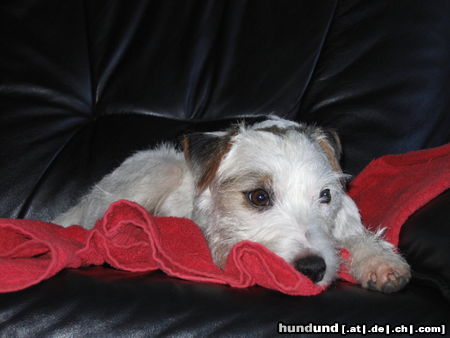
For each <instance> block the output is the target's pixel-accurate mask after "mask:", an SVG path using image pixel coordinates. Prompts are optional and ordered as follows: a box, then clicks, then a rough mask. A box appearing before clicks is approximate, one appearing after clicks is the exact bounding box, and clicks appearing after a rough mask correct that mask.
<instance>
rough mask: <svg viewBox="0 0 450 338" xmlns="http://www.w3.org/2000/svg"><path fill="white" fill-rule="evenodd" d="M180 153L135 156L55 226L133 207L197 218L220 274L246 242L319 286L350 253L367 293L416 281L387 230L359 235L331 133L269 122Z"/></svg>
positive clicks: (195, 137) (186, 142) (196, 140)
mask: <svg viewBox="0 0 450 338" xmlns="http://www.w3.org/2000/svg"><path fill="white" fill-rule="evenodd" d="M181 144H182V150H178V149H177V148H176V147H175V146H172V145H168V144H162V145H160V146H159V147H157V148H156V149H153V150H143V151H139V152H137V153H135V154H134V155H132V156H131V157H129V158H128V159H126V160H125V161H124V162H123V163H122V164H121V165H120V166H119V167H118V168H117V169H115V170H114V171H112V172H111V173H110V174H109V175H107V176H105V177H104V178H103V179H102V180H101V181H100V182H99V183H98V184H96V185H95V186H94V187H93V188H92V190H91V191H90V192H89V193H88V194H87V195H86V196H84V197H83V198H82V199H81V201H80V202H79V203H78V204H77V205H75V206H74V207H72V208H71V209H69V210H68V211H67V212H65V213H63V214H62V215H60V216H58V217H57V218H56V219H55V220H54V221H53V222H54V223H57V224H61V225H64V226H69V225H72V224H81V225H83V226H86V227H92V226H93V225H94V224H95V222H96V220H97V219H98V218H100V217H101V216H102V215H103V213H104V212H105V211H106V209H107V207H108V206H109V205H110V203H112V202H114V201H117V200H120V199H128V200H131V201H134V202H136V203H139V204H140V205H142V206H143V207H144V208H146V209H147V210H148V211H149V212H150V213H152V214H153V215H156V216H175V217H185V218H190V219H192V220H193V221H194V222H195V223H196V224H197V225H198V226H199V227H200V228H201V230H202V232H203V233H204V235H205V238H206V240H207V242H208V245H209V248H210V250H211V254H212V257H213V260H214V262H215V264H216V265H218V266H219V267H221V268H223V267H224V265H225V262H226V258H227V255H228V253H229V251H230V249H231V248H232V247H233V246H234V245H235V244H236V243H238V242H240V241H243V240H250V241H254V242H258V243H261V244H263V245H264V246H266V247H267V248H268V249H270V250H272V251H273V252H274V253H275V254H277V255H278V256H280V257H282V258H283V259H284V260H286V261H287V262H288V263H289V264H291V265H292V266H293V267H294V268H295V269H296V270H298V271H299V272H301V273H303V274H304V275H306V276H307V277H309V278H310V279H311V280H312V281H313V282H314V283H316V284H318V285H323V286H327V285H329V284H330V283H331V282H332V281H333V280H334V279H335V278H336V275H337V271H338V268H339V265H340V263H341V262H340V259H339V255H338V248H344V249H347V250H348V251H349V252H350V253H351V260H350V263H349V266H348V269H349V272H350V273H351V274H352V276H353V277H354V278H355V279H356V280H357V281H358V282H359V283H361V285H362V286H363V287H364V288H368V289H372V290H377V291H381V292H385V293H391V292H394V291H398V290H400V289H401V288H402V287H403V286H404V285H405V284H406V283H407V282H408V280H409V279H410V276H411V274H410V268H409V265H408V264H407V262H406V261H405V259H404V258H403V257H402V256H401V255H399V254H398V253H397V252H396V251H395V248H394V247H393V245H391V244H390V243H388V242H386V241H385V240H383V238H382V231H379V232H377V233H372V232H370V231H368V230H367V229H366V228H365V227H364V226H363V224H362V223H361V218H360V215H359V211H358V208H357V207H356V205H355V203H354V202H353V200H352V199H351V198H350V197H349V196H348V195H347V194H346V192H345V180H346V179H347V175H345V174H344V173H343V172H342V170H341V167H340V164H339V159H340V155H341V143H340V140H339V137H338V136H337V134H336V133H335V132H333V131H329V130H327V129H324V128H320V127H317V126H312V125H306V124H303V123H298V122H293V121H289V120H285V119H283V118H280V117H277V116H275V115H270V116H268V117H267V118H266V119H265V120H263V121H262V122H257V123H254V124H250V125H249V124H246V123H245V122H241V123H238V124H236V125H233V126H232V127H230V128H229V129H227V130H224V131H216V132H206V133H192V134H189V135H186V136H185V137H184V139H183V140H182V142H181Z"/></svg>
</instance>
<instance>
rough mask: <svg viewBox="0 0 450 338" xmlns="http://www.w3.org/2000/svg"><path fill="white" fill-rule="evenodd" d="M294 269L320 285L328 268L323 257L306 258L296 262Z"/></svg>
mask: <svg viewBox="0 0 450 338" xmlns="http://www.w3.org/2000/svg"><path fill="white" fill-rule="evenodd" d="M294 267H295V269H296V270H297V271H298V272H301V273H302V274H304V275H305V276H307V277H309V278H310V279H311V280H312V281H313V282H314V283H318V282H320V281H321V280H322V278H323V276H324V275H325V270H326V269H327V266H326V264H325V261H324V260H323V258H322V257H319V256H306V257H303V258H300V259H298V260H297V261H295V262H294Z"/></svg>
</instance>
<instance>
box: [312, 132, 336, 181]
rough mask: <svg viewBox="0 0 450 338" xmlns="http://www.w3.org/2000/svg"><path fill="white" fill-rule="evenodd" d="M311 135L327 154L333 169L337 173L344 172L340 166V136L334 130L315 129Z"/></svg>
mask: <svg viewBox="0 0 450 338" xmlns="http://www.w3.org/2000/svg"><path fill="white" fill-rule="evenodd" d="M310 135H311V136H312V138H313V139H314V140H315V141H316V142H317V143H318V144H319V146H320V147H321V148H322V150H323V151H324V152H325V155H326V156H327V158H328V161H329V162H330V164H331V167H332V168H333V169H334V170H335V171H338V172H342V169H341V165H340V164H339V162H340V160H341V154H342V145H341V141H340V139H339V136H338V134H337V133H336V132H335V131H334V130H332V129H325V128H320V127H313V129H312V131H311V132H310Z"/></svg>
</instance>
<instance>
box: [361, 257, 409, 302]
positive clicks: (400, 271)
mask: <svg viewBox="0 0 450 338" xmlns="http://www.w3.org/2000/svg"><path fill="white" fill-rule="evenodd" d="M358 270H359V271H358V273H357V275H358V276H359V280H360V282H361V285H362V286H363V287H364V288H367V289H370V290H376V291H381V292H385V293H391V292H396V291H398V290H400V289H402V288H403V287H404V286H405V285H406V284H407V283H408V281H409V279H410V278H411V271H410V268H409V265H408V263H406V261H404V260H403V258H401V257H400V256H398V255H396V254H394V255H377V256H372V257H368V258H366V259H365V260H363V261H361V262H360V263H359V266H358Z"/></svg>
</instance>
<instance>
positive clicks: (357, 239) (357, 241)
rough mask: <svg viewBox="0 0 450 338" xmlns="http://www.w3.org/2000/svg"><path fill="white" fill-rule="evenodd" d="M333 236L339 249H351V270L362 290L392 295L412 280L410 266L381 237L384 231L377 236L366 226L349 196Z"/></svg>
mask: <svg viewBox="0 0 450 338" xmlns="http://www.w3.org/2000/svg"><path fill="white" fill-rule="evenodd" d="M334 237H335V238H336V240H337V241H338V246H339V247H341V248H345V249H347V250H349V252H350V254H351V262H350V266H349V271H350V273H351V274H352V276H353V277H354V278H355V279H356V280H358V281H359V282H360V283H361V285H362V286H363V287H365V288H368V289H372V290H377V291H382V292H386V293H390V292H395V291H398V290H400V289H401V288H402V287H403V286H405V285H406V283H407V282H408V280H409V279H410V277H411V272H410V268H409V265H408V263H407V262H406V261H405V259H404V258H403V257H402V256H400V254H398V253H397V252H396V251H395V248H394V246H393V245H392V244H390V243H388V242H386V241H385V240H383V239H382V238H381V232H379V233H377V234H374V233H372V232H370V231H368V230H367V229H366V228H365V227H364V226H363V224H362V223H361V218H360V215H359V211H358V209H357V207H356V205H355V203H354V202H353V200H352V199H351V198H350V197H349V196H347V195H345V196H343V205H342V209H341V210H340V211H339V212H338V215H337V218H336V227H335V229H334Z"/></svg>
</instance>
